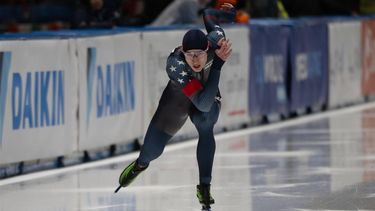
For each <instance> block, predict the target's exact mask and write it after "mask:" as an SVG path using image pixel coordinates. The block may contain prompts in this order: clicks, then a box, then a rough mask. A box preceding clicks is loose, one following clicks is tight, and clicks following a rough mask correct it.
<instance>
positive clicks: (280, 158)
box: [0, 103, 375, 211]
mask: <svg viewBox="0 0 375 211" xmlns="http://www.w3.org/2000/svg"><path fill="white" fill-rule="evenodd" d="M216 139H217V147H216V157H215V163H214V171H213V181H212V194H213V197H214V198H215V200H216V204H214V205H213V206H212V210H215V211H239V210H241V211H242V210H246V211H278V210H283V211H293V210H295V211H308V210H332V211H337V210H362V211H363V210H375V104H374V103H372V104H365V105H361V106H356V107H351V108H346V109H342V110H335V111H330V112H326V113H321V114H314V115H309V116H305V117H302V118H298V119H293V120H288V121H285V122H280V123H274V124H270V125H265V126H259V127H254V128H249V129H245V130H240V131H235V132H230V133H225V134H218V135H217V136H216ZM195 146H196V140H192V141H188V142H183V143H178V144H172V145H169V146H168V147H167V149H166V150H165V152H164V154H163V155H162V156H161V157H160V158H159V159H157V160H156V161H154V162H153V163H151V165H150V167H149V168H148V170H147V171H146V172H145V173H143V174H141V175H140V176H139V177H138V178H137V180H136V181H135V182H134V183H133V184H131V186H130V187H128V188H123V189H121V190H120V192H119V193H117V194H114V193H113V191H114V190H115V188H116V187H117V185H118V176H119V174H120V173H121V171H122V169H123V168H124V167H125V166H126V165H127V164H129V162H130V161H132V160H133V159H135V158H136V156H137V154H138V153H132V154H128V155H124V156H121V157H116V158H112V159H107V160H102V161H97V162H92V163H88V164H84V165H79V166H73V167H68V168H64V169H58V170H52V171H46V172H39V173H34V174H30V175H24V176H20V177H14V178H10V179H6V180H0V210H1V211H13V210H22V211H26V210H28V211H29V210H35V211H41V210H56V211H65V210H67V211H70V210H98V211H99V210H116V211H117V210H124V211H168V210H171V211H176V210H178V211H183V210H186V211H191V210H200V208H201V206H200V205H199V204H198V201H197V199H196V196H195V185H196V184H197V181H198V168H197V163H196V158H195Z"/></svg>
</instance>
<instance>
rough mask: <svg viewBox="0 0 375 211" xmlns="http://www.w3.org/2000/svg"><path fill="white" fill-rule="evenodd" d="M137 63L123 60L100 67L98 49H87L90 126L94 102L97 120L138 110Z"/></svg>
mask: <svg viewBox="0 0 375 211" xmlns="http://www.w3.org/2000/svg"><path fill="white" fill-rule="evenodd" d="M134 64H135V62H134V61H123V62H119V63H114V64H105V65H97V51H96V48H88V49H87V78H86V80H87V96H86V97H87V107H86V125H87V126H88V125H89V123H90V116H91V113H92V110H93V102H95V108H96V115H95V117H96V118H97V119H100V118H105V117H110V116H115V115H119V114H122V113H126V112H130V111H133V110H134V109H135V87H134V69H135V65H134ZM94 91H95V95H94V93H93V92H94ZM93 96H95V99H93Z"/></svg>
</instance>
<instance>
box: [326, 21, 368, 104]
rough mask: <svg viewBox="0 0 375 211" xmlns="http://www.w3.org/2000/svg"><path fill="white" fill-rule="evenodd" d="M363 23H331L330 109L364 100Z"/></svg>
mask: <svg viewBox="0 0 375 211" xmlns="http://www.w3.org/2000/svg"><path fill="white" fill-rule="evenodd" d="M361 77H362V65H361V22H360V21H351V22H334V23H330V24H329V107H331V108H332V107H337V106H343V105H346V104H349V103H356V102H359V101H361V98H362V97H361V96H362V94H361V80H362V78H361Z"/></svg>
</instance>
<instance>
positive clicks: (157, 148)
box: [138, 123, 172, 166]
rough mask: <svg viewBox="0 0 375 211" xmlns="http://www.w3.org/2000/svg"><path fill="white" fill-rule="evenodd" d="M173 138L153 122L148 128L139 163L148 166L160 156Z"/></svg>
mask: <svg viewBox="0 0 375 211" xmlns="http://www.w3.org/2000/svg"><path fill="white" fill-rule="evenodd" d="M171 138H172V136H171V135H169V134H167V133H165V132H163V131H161V130H159V129H158V128H156V127H155V126H153V124H152V123H151V124H150V125H149V127H148V129H147V132H146V135H145V139H144V144H143V146H142V149H141V153H140V155H139V157H138V164H139V165H141V166H147V165H148V164H149V163H150V162H151V161H153V160H155V159H156V158H158V157H159V156H160V155H161V154H162V153H163V151H164V148H165V145H166V144H167V143H168V141H169V140H170V139H171Z"/></svg>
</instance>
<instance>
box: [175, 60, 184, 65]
mask: <svg viewBox="0 0 375 211" xmlns="http://www.w3.org/2000/svg"><path fill="white" fill-rule="evenodd" d="M177 63H178V64H179V65H185V62H183V61H181V60H177Z"/></svg>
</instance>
